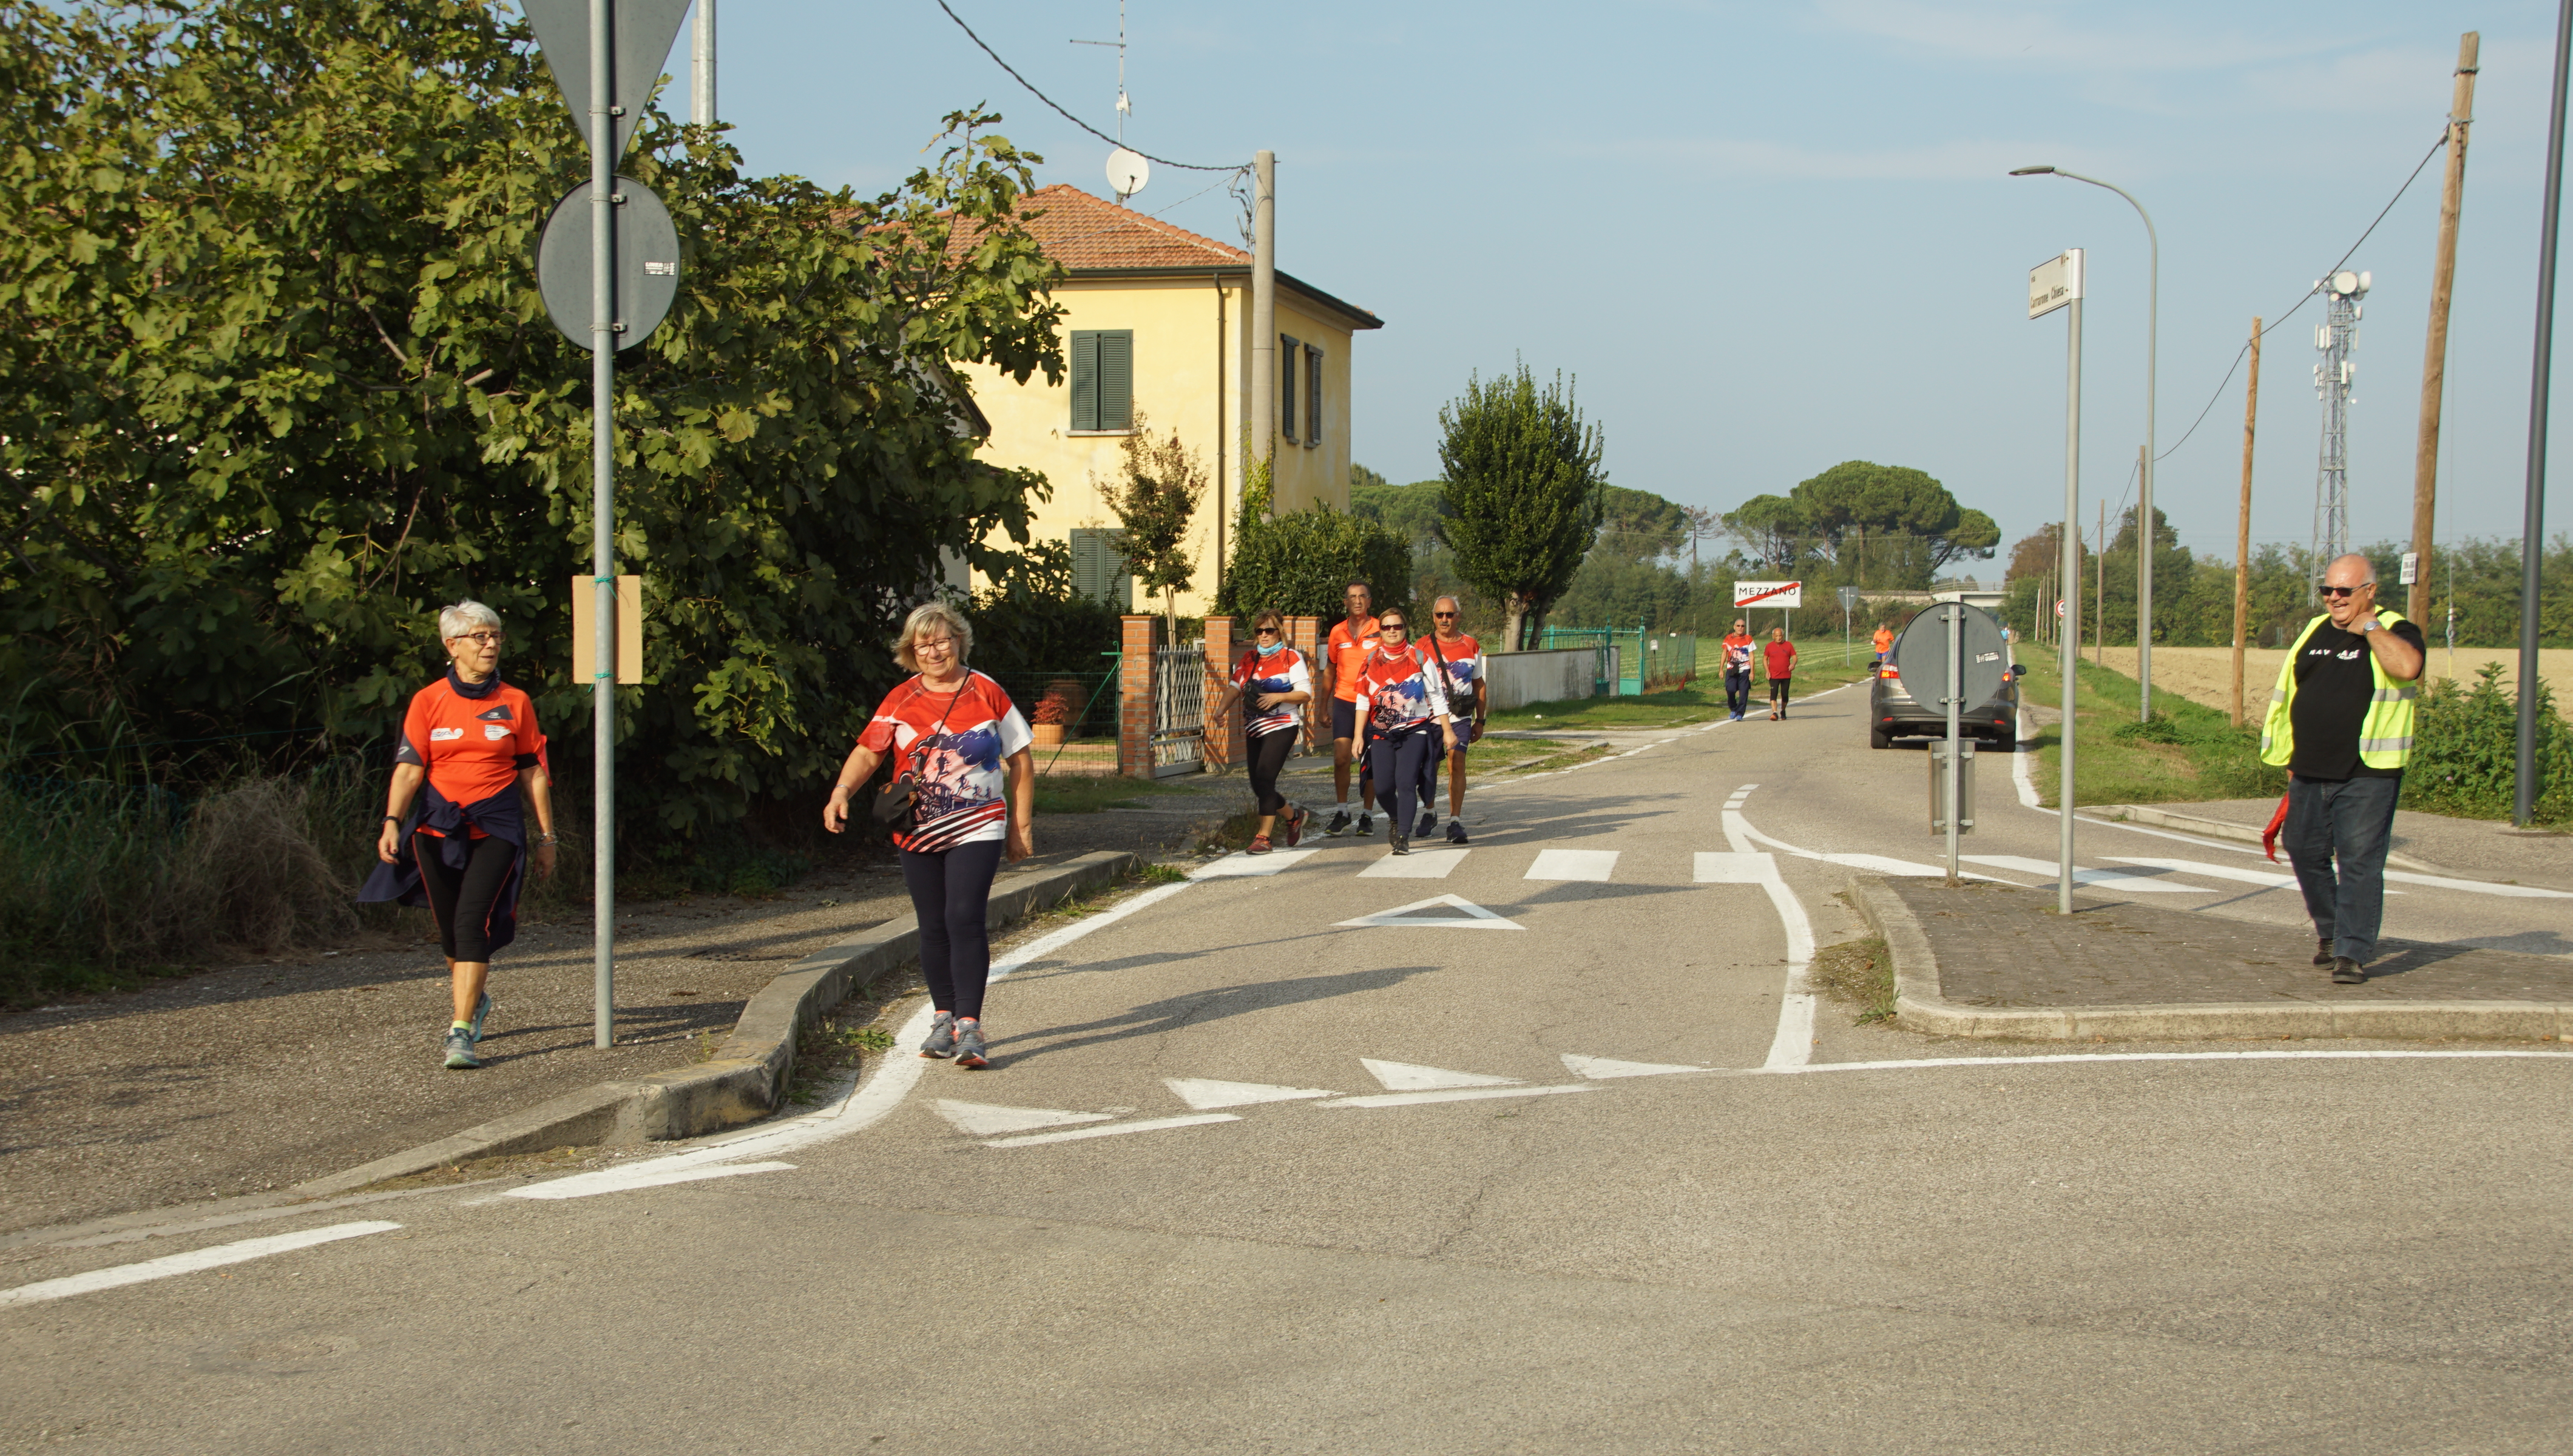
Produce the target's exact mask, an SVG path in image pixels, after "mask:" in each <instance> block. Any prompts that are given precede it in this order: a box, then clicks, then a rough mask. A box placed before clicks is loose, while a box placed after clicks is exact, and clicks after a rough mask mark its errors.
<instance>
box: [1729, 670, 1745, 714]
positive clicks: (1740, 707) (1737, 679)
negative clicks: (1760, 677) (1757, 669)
mask: <svg viewBox="0 0 2573 1456" xmlns="http://www.w3.org/2000/svg"><path fill="white" fill-rule="evenodd" d="M1724 710H1725V711H1726V712H1728V713H1731V714H1732V715H1733V716H1734V717H1737V718H1739V717H1741V716H1742V715H1743V714H1745V713H1748V712H1750V711H1751V669H1750V668H1747V667H1746V668H1743V669H1741V670H1739V671H1728V672H1727V673H1725V675H1724Z"/></svg>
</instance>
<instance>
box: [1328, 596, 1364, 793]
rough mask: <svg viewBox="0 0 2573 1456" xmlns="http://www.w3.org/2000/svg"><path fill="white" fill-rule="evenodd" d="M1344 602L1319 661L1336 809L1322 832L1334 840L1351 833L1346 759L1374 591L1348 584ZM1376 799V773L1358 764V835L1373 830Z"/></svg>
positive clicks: (1350, 754) (1351, 748)
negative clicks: (1327, 681) (1327, 695)
mask: <svg viewBox="0 0 2573 1456" xmlns="http://www.w3.org/2000/svg"><path fill="white" fill-rule="evenodd" d="M1342 600H1343V601H1344V602H1345V603H1346V604H1347V608H1348V614H1347V615H1346V616H1343V617H1342V618H1341V619H1340V622H1339V625H1337V626H1335V627H1333V628H1331V635H1330V637H1329V638H1328V639H1327V640H1326V641H1324V643H1323V644H1322V661H1323V662H1324V663H1325V664H1326V665H1328V666H1329V668H1330V669H1331V797H1332V799H1333V800H1334V801H1335V802H1337V804H1338V805H1339V808H1338V810H1337V812H1335V813H1333V814H1332V815H1331V822H1330V823H1328V824H1325V825H1323V826H1322V833H1324V834H1327V835H1329V836H1331V837H1332V838H1334V839H1336V838H1338V837H1339V836H1341V835H1343V834H1346V833H1348V831H1349V762H1350V760H1352V759H1354V758H1356V757H1357V737H1358V707H1357V704H1358V678H1359V676H1360V675H1361V674H1363V673H1364V672H1365V671H1366V660H1367V654H1368V653H1370V652H1373V651H1374V650H1375V643H1376V630H1375V628H1376V623H1375V616H1374V613H1373V608H1374V605H1375V593H1373V592H1372V591H1369V590H1368V589H1367V584H1366V583H1365V582H1363V581H1352V582H1350V583H1349V589H1348V591H1347V592H1346V593H1345V594H1344V595H1343V598H1342ZM1374 802H1375V776H1374V772H1373V767H1372V765H1369V764H1360V765H1359V766H1358V834H1359V835H1360V836H1361V837H1364V836H1365V835H1367V834H1369V833H1372V832H1373V829H1374V826H1373V824H1372V823H1371V822H1370V821H1369V819H1368V817H1367V806H1368V805H1369V804H1372V803H1374Z"/></svg>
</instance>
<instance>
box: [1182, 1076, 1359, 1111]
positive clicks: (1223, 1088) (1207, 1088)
mask: <svg viewBox="0 0 2573 1456" xmlns="http://www.w3.org/2000/svg"><path fill="white" fill-rule="evenodd" d="M1162 1086H1164V1087H1167V1088H1169V1089H1170V1090H1171V1091H1172V1092H1177V1093H1179V1097H1180V1100H1181V1101H1184V1102H1186V1103H1188V1104H1189V1105H1190V1106H1192V1107H1195V1108H1197V1109H1198V1110H1199V1111H1205V1110H1206V1109H1207V1108H1209V1107H1247V1106H1250V1105H1252V1104H1253V1103H1255V1102H1291V1101H1295V1100H1298V1099H1299V1098H1303V1097H1331V1096H1338V1095H1339V1093H1337V1092H1326V1091H1324V1090H1322V1089H1321V1088H1317V1087H1278V1086H1275V1085H1273V1084H1270V1083H1265V1082H1218V1081H1217V1080H1215V1079H1214V1078H1211V1077H1166V1078H1163V1079H1162Z"/></svg>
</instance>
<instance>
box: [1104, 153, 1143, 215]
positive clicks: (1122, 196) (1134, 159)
mask: <svg viewBox="0 0 2573 1456" xmlns="http://www.w3.org/2000/svg"><path fill="white" fill-rule="evenodd" d="M1152 180H1153V164H1152V163H1150V162H1147V161H1145V160H1144V159H1143V157H1142V155H1141V154H1138V153H1135V152H1130V151H1128V150H1126V149H1125V148H1123V147H1120V148H1118V149H1117V150H1116V151H1114V152H1111V153H1109V154H1108V185H1109V186H1110V187H1112V188H1115V189H1116V190H1117V200H1118V201H1119V202H1121V203H1122V202H1124V201H1125V200H1126V199H1128V198H1130V197H1133V196H1134V195H1135V194H1137V193H1139V192H1142V191H1143V190H1144V184H1145V183H1147V182H1150V181H1152Z"/></svg>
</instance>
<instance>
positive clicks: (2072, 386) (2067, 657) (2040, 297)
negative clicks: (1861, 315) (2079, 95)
mask: <svg viewBox="0 0 2573 1456" xmlns="http://www.w3.org/2000/svg"><path fill="white" fill-rule="evenodd" d="M2567 3H2573V0H2567ZM2064 308H2070V309H2071V310H2072V311H2073V312H2072V313H2071V314H2070V315H2068V316H2067V318H2068V320H2069V323H2068V324H2067V325H2066V328H2065V334H2064V337H2065V355H2064V358H2065V364H2064V600H2063V601H2062V602H2060V603H2058V605H2059V606H2061V607H2062V608H2063V611H2064V640H2063V642H2062V643H2061V644H2060V645H2059V650H2058V652H2057V654H2056V656H2057V658H2058V659H2059V661H2058V666H2059V667H2061V668H2062V670H2063V672H2064V727H2063V742H2062V747H2063V752H2064V765H2063V767H2064V777H2063V784H2062V788H2061V790H2060V791H2059V792H2058V794H2057V796H2056V801H2055V802H2056V819H2057V825H2056V855H2057V858H2058V860H2059V861H2060V862H2061V863H2060V865H2059V868H2058V870H2057V873H2056V877H2055V908H2056V909H2057V910H2058V911H2060V912H2061V913H2063V914H2065V915H2071V914H2072V913H2073V676H2074V663H2075V662H2076V661H2077V660H2078V659H2079V654H2080V651H2081V647H2080V645H2079V644H2080V643H2081V641H2082V614H2081V613H2080V612H2078V611H2075V610H2074V608H2075V607H2078V606H2080V605H2081V604H2082V537H2081V536H2080V535H2079V534H2077V533H2076V531H2075V528H2074V521H2075V519H2076V518H2077V517H2079V516H2080V515H2081V514H2082V250H2081V249H2079V248H2068V249H2066V250H2065V251H2064V252H2062V253H2061V254H2058V255H2057V256H2055V257H2053V258H2050V259H2048V260H2047V261H2045V262H2044V263H2041V264H2039V265H2038V266H2037V267H2035V268H2032V269H2030V270H2029V272H2028V317H2030V318H2031V319H2043V318H2045V317H2046V316H2047V315H2049V314H2052V313H2054V312H2055V311H2056V310H2058V309H2064ZM2144 529H2145V530H2146V531H2147V532H2149V531H2150V529H2151V526H2150V524H2149V523H2147V524H2146V526H2145V527H2144ZM2141 539H2149V536H2146V537H2142V538H2141Z"/></svg>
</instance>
